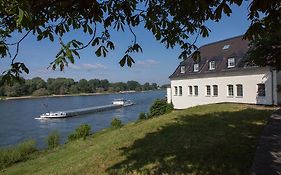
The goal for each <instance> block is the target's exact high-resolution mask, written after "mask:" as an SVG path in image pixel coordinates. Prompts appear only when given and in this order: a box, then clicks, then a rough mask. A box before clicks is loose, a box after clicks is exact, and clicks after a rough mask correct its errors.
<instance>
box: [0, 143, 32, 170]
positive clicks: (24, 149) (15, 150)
mask: <svg viewBox="0 0 281 175" xmlns="http://www.w3.org/2000/svg"><path fill="white" fill-rule="evenodd" d="M35 151H36V143H35V141H33V140H30V141H25V142H23V143H21V144H19V145H16V146H14V147H11V148H2V149H0V169H3V168H6V167H8V166H9V165H12V164H13V163H16V162H20V161H23V160H26V159H27V158H28V156H29V155H30V154H31V153H33V152H35Z"/></svg>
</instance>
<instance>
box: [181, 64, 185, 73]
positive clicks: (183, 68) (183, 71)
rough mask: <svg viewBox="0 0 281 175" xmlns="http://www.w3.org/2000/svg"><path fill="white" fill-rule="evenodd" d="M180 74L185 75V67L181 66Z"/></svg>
mask: <svg viewBox="0 0 281 175" xmlns="http://www.w3.org/2000/svg"><path fill="white" fill-rule="evenodd" d="M181 73H182V74H184V73H185V66H181Z"/></svg>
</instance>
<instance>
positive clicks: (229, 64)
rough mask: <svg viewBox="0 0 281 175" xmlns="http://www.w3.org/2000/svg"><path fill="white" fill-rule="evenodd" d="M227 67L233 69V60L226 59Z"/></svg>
mask: <svg viewBox="0 0 281 175" xmlns="http://www.w3.org/2000/svg"><path fill="white" fill-rule="evenodd" d="M227 67H228V68H233V67H235V58H228V59H227Z"/></svg>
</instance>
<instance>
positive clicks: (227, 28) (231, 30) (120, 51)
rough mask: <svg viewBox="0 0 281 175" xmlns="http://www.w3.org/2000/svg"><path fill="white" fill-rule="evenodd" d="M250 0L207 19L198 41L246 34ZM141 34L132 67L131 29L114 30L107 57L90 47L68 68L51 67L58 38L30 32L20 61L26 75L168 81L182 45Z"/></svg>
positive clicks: (78, 35)
mask: <svg viewBox="0 0 281 175" xmlns="http://www.w3.org/2000/svg"><path fill="white" fill-rule="evenodd" d="M248 5H249V2H248V1H246V2H245V1H243V4H242V5H241V6H240V7H238V6H232V12H233V13H232V15H231V16H230V17H227V16H223V18H222V19H221V20H220V21H219V22H213V21H207V22H206V26H207V27H209V28H210V29H211V32H210V35H209V37H208V38H200V37H199V38H198V40H197V43H196V45H197V46H202V45H204V44H208V43H211V42H215V41H219V40H223V39H227V38H230V37H234V36H238V35H242V34H244V33H245V32H246V30H247V28H248V27H249V25H250V21H248V20H247V14H248V9H247V8H248ZM133 30H134V32H135V33H136V35H137V41H138V43H139V44H140V45H141V47H142V49H143V52H142V53H137V54H134V55H133V56H134V57H133V58H134V59H135V62H136V63H135V64H133V66H132V67H127V66H125V67H121V66H120V65H119V63H118V62H119V60H120V59H121V58H122V57H123V55H124V52H125V50H126V49H127V47H128V45H130V44H131V43H132V39H133V36H132V34H131V33H130V32H129V31H128V30H125V32H115V31H111V39H112V41H114V44H115V50H114V51H110V52H109V54H108V56H107V57H105V58H104V57H97V56H96V55H95V49H94V48H93V47H91V46H90V47H88V48H86V49H84V50H82V51H81V52H79V53H80V56H81V58H80V59H76V60H75V64H69V66H68V67H66V68H65V70H64V71H53V70H51V69H47V67H48V66H49V63H50V62H52V61H53V60H54V58H55V55H56V54H57V52H58V51H59V48H60V46H59V44H58V40H57V39H55V41H54V42H50V41H48V39H46V40H43V41H39V42H38V41H37V40H36V37H34V36H32V35H30V36H28V37H27V38H26V39H25V40H24V41H23V42H22V44H21V47H20V51H19V55H18V57H17V61H19V62H24V63H25V64H26V66H27V67H28V68H29V70H30V73H29V74H23V77H24V78H27V79H30V78H33V77H41V78H43V79H45V80H47V79H48V78H56V77H66V78H73V79H74V80H76V81H77V80H80V79H82V78H84V79H87V80H90V79H94V78H98V79H108V80H109V81H110V82H120V81H122V82H127V81H129V80H136V81H138V82H140V83H145V82H149V83H153V82H156V83H157V84H159V85H162V84H168V83H169V76H170V75H171V74H172V73H173V72H174V70H175V69H176V67H177V66H178V64H179V63H180V61H181V60H180V59H178V56H179V55H180V53H181V50H180V49H179V47H175V48H173V49H166V47H165V45H163V44H161V43H160V42H159V41H157V40H156V39H154V37H153V35H152V34H151V32H150V31H148V30H146V29H144V28H143V27H141V26H139V27H135V28H133ZM20 36H21V35H20V34H15V36H13V38H12V40H14V41H16V40H17V39H18V38H19V37H20ZM64 39H65V40H66V41H70V40H71V39H77V40H82V41H87V40H89V39H90V36H85V34H83V33H82V32H72V33H71V34H67V35H66V36H65V37H64ZM10 61H11V59H10V58H4V59H0V72H3V71H5V70H7V69H8V67H9V64H10Z"/></svg>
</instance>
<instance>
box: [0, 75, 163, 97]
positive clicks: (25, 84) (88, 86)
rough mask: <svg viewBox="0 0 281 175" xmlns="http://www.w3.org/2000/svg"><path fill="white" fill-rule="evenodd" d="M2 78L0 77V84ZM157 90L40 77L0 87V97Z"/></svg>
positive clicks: (133, 83) (130, 83)
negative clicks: (45, 79)
mask: <svg viewBox="0 0 281 175" xmlns="http://www.w3.org/2000/svg"><path fill="white" fill-rule="evenodd" d="M1 79H2V77H0V82H1ZM157 88H158V85H157V84H156V83H152V84H150V83H145V84H143V85H141V84H140V83H139V82H137V81H128V82H127V83H124V82H117V83H110V82H109V81H108V80H106V79H104V80H99V79H92V80H89V81H88V80H85V79H81V80H79V81H74V80H73V79H71V78H49V79H48V80H47V82H46V81H44V80H43V79H42V78H40V77H35V78H32V79H27V80H25V79H24V78H21V80H20V81H19V82H16V83H14V84H13V85H0V96H7V97H18V96H27V95H33V96H43V95H52V94H55V95H65V94H79V93H103V92H109V93H110V92H120V91H131V90H133V91H143V90H155V89H157Z"/></svg>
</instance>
